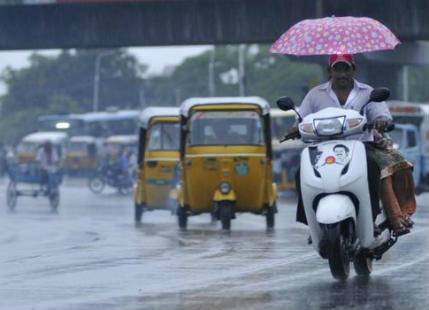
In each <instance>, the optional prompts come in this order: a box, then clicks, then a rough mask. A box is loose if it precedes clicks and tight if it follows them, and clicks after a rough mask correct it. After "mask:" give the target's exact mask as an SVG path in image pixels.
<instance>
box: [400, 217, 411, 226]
mask: <svg viewBox="0 0 429 310" xmlns="http://www.w3.org/2000/svg"><path fill="white" fill-rule="evenodd" d="M401 223H402V225H404V226H405V227H406V228H412V227H413V226H414V221H413V220H412V219H411V218H410V217H409V216H404V218H403V219H402V220H401Z"/></svg>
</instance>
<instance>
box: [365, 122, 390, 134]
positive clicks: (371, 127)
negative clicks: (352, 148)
mask: <svg viewBox="0 0 429 310" xmlns="http://www.w3.org/2000/svg"><path fill="white" fill-rule="evenodd" d="M365 129H366V130H368V131H370V130H371V129H375V128H374V123H372V124H366V126H365ZM394 129H395V124H393V123H391V124H389V125H388V126H387V127H386V128H383V130H381V131H382V132H389V131H392V130H394ZM379 131H380V130H379Z"/></svg>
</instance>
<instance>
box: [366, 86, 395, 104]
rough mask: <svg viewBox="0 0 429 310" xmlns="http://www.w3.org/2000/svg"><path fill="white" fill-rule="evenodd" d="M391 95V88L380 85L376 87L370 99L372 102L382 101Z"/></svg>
mask: <svg viewBox="0 0 429 310" xmlns="http://www.w3.org/2000/svg"><path fill="white" fill-rule="evenodd" d="M389 96H390V90H389V89H388V88H386V87H379V88H375V89H374V90H373V91H372V92H371V94H370V96H369V99H370V101H372V102H382V101H385V100H386V99H387V98H389Z"/></svg>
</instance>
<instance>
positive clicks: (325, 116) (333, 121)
mask: <svg viewBox="0 0 429 310" xmlns="http://www.w3.org/2000/svg"><path fill="white" fill-rule="evenodd" d="M388 97H389V90H388V89H386V88H380V89H376V90H374V91H373V92H372V93H371V96H370V101H368V103H369V102H381V101H384V100H386V99H387V98H388ZM368 103H367V104H368ZM277 105H278V106H279V108H280V109H282V110H295V107H294V103H293V101H292V100H291V99H290V98H288V97H282V98H280V99H279V100H278V101H277ZM363 111H364V107H362V109H361V111H360V112H357V111H355V110H346V109H340V108H326V109H323V110H321V111H319V112H317V113H313V114H310V115H307V116H306V117H305V118H304V119H302V118H301V116H300V115H299V113H298V112H297V111H296V110H295V112H296V113H297V114H298V119H299V121H300V123H299V125H298V129H299V134H300V136H301V139H302V140H303V141H304V142H306V143H310V145H309V146H308V147H306V148H305V149H304V150H303V151H302V153H301V173H300V178H301V193H302V200H303V204H304V210H305V215H306V218H307V222H308V226H309V228H310V235H311V239H312V244H313V247H314V248H315V249H316V251H317V252H318V253H319V254H320V255H321V256H322V257H323V258H325V259H328V261H329V267H330V270H331V273H332V275H333V277H334V278H337V279H341V280H344V279H346V278H347V277H348V275H349V271H350V262H351V261H353V263H354V267H355V270H356V273H357V274H359V275H369V274H370V273H371V271H372V261H373V259H380V258H381V256H382V254H383V253H384V252H386V251H387V250H388V249H389V248H390V247H391V246H393V244H395V242H396V241H397V237H395V236H394V235H393V234H392V232H391V230H390V229H389V228H388V225H387V221H386V216H385V214H384V211H383V210H380V213H379V214H378V216H377V218H376V219H375V222H374V220H373V213H372V207H371V199H370V192H369V186H368V173H367V160H366V152H365V146H364V144H363V143H362V142H360V141H358V140H344V137H347V136H350V135H355V134H361V133H363V132H364V131H365V130H369V129H370V128H371V126H370V125H369V124H367V120H366V117H365V116H364V115H363V114H364V113H363ZM290 138H292V137H291V136H286V137H285V139H283V141H285V140H287V139H290Z"/></svg>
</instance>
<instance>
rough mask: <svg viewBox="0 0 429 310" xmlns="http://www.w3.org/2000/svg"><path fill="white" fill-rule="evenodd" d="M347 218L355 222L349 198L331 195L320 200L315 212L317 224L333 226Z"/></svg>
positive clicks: (353, 210) (354, 214)
mask: <svg viewBox="0 0 429 310" xmlns="http://www.w3.org/2000/svg"><path fill="white" fill-rule="evenodd" d="M347 218H352V219H353V221H355V222H356V209H355V206H354V204H353V201H352V200H351V199H350V197H348V196H347V195H343V194H331V195H328V196H325V197H323V198H322V199H320V201H319V203H318V205H317V210H316V220H317V222H318V223H321V224H334V223H338V222H341V221H343V220H345V219H347Z"/></svg>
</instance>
